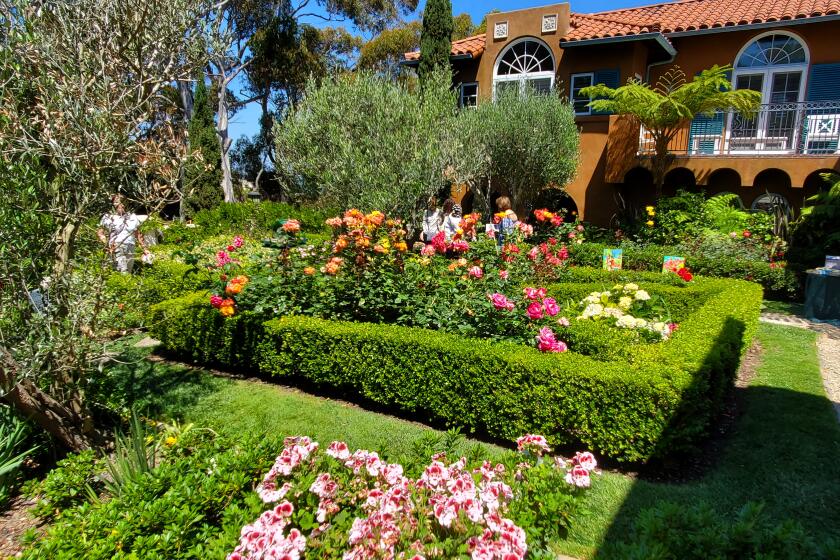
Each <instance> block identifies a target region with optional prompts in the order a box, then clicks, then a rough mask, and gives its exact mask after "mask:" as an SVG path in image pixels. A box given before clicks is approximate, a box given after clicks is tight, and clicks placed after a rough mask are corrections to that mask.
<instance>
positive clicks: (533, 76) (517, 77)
mask: <svg viewBox="0 0 840 560" xmlns="http://www.w3.org/2000/svg"><path fill="white" fill-rule="evenodd" d="M527 41H531V42H535V43H540V44H542V45H543V46H544V47H545V48H546V49H547V50H548V54H549V55H550V56H551V70H550V71H549V70H546V71H544V72H528V73H526V74H513V75H506V76H500V75H499V64H501V62H502V58H504V56H505V55H506V54H507V53H508V51H509V50H511V49H512V48H513V47H514V46H516V45H518V44H519V43H524V42H527ZM556 77H557V59H556V58H555V56H554V52H553V51H552V50H551V47H550V46H548V44H547V43H546V42H545V41H543V40H542V39H538V38H537V37H531V36H527V37H520V38H518V39H516V40H515V41H511V42H510V43H508V44H507V46H506V47H505V48H504V49H502V51H501V52H500V53H499V55H498V56H497V57H496V62H495V63H494V64H493V99H496V85H497V84H499V83H501V82H519V91H520V92H523V91H525V84H526V83H527V82H528V81H529V80H540V79H546V78H548V79H549V80H550V82H549V89H554V81H555V79H556Z"/></svg>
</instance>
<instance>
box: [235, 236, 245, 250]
mask: <svg viewBox="0 0 840 560" xmlns="http://www.w3.org/2000/svg"><path fill="white" fill-rule="evenodd" d="M242 243H243V241H242V237H240V236H239V235H237V236H236V237H234V238H233V246H234V247H236V248H237V249H239V248H240V247H242Z"/></svg>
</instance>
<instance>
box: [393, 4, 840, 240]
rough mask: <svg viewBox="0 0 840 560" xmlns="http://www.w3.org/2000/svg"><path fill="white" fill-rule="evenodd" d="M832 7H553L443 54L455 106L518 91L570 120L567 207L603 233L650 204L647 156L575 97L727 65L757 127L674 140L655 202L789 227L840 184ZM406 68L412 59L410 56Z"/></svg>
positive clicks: (704, 126)
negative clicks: (768, 216) (538, 94)
mask: <svg viewBox="0 0 840 560" xmlns="http://www.w3.org/2000/svg"><path fill="white" fill-rule="evenodd" d="M838 36H840V0H784V1H781V0H682V1H677V2H671V3H663V4H655V5H649V6H641V7H638V8H627V9H621V10H613V11H609V12H599V13H592V14H581V13H574V12H572V11H571V10H570V6H569V4H565V3H564V4H552V5H548V6H541V7H536V8H530V9H523V10H517V11H512V12H505V13H494V14H488V15H487V33H486V34H485V35H478V36H475V37H468V38H466V39H463V40H460V41H456V42H453V44H452V53H451V61H452V65H453V69H454V81H455V84H456V85H457V87H458V91H459V99H460V102H461V104H462V105H463V106H465V107H469V106H472V105H476V104H478V103H485V102H490V101H492V99H493V96H494V95H495V94H496V92H497V91H501V90H502V89H504V88H522V87H525V85H526V84H527V85H529V86H530V87H533V88H536V89H538V90H541V91H549V90H552V89H553V90H555V91H557V92H559V93H560V94H561V95H564V96H565V97H567V98H568V99H569V100H570V101H571V102H572V104H573V105H574V108H575V113H576V117H575V119H576V122H577V125H578V128H579V129H580V133H581V138H580V147H581V163H580V166H579V168H578V173H577V176H576V178H575V179H574V181H573V182H572V183H570V184H569V185H568V186H567V191H568V195H569V197H570V199H571V200H570V201H569V204H570V205H571V206H572V207H574V208H575V209H576V210H577V211H578V212H579V214H580V215H581V216H582V217H583V218H584V219H586V220H587V221H590V222H593V223H597V224H602V225H607V224H609V223H610V222H611V221H612V220H613V219H614V217H615V216H616V215H617V213H618V212H619V211H620V209H621V208H622V206H625V205H641V204H645V203H647V202H650V201H652V200H653V194H654V188H653V179H652V175H651V173H650V154H651V153H652V151H653V146H652V144H651V143H650V142H649V140H648V138H647V136H646V134H645V131H644V130H640V127H639V125H638V124H634V122H633V121H632V119H628V118H627V117H622V116H618V115H610V114H597V113H594V112H593V111H591V110H590V109H589V107H588V106H587V104H588V103H589V101H590V100H589V99H588V98H584V97H583V96H581V95H580V90H581V89H582V88H584V87H586V86H589V85H592V84H598V83H603V84H606V85H608V86H610V87H618V86H619V85H621V84H624V83H626V82H627V80H628V79H637V80H642V81H644V82H647V83H652V84H655V83H657V82H658V81H659V80H660V79H661V78H662V77H663V75H665V74H666V73H668V72H673V69H674V67H675V66H676V67H679V69H680V70H681V71H682V72H683V73H684V74H685V77H686V79H688V80H690V79H691V78H692V77H693V76H694V75H695V74H697V73H699V72H700V71H701V70H704V69H706V68H709V67H711V66H713V65H715V64H718V65H725V64H729V65H732V66H733V68H734V70H733V76H732V82H733V86H734V87H735V88H738V89H743V88H749V89H754V90H756V91H759V92H761V95H762V101H761V108H760V110H759V112H758V114H757V116H755V117H754V118H744V117H742V116H740V115H737V114H731V113H719V114H717V115H714V116H704V117H699V118H697V119H695V120H694V121H693V122H691V123H690V124H688V125H686V127H685V128H684V130H681V131H680V134H678V136H677V138H675V140H674V142H673V144H672V146H671V151H672V153H673V155H674V157H673V158H672V161H671V163H670V167H669V171H668V174H667V176H666V180H665V193H666V194H669V193H673V192H675V191H676V189H678V188H686V189H688V190H700V189H702V190H705V191H707V192H708V193H710V194H717V193H723V192H731V193H735V194H737V195H738V197H739V198H740V200H741V202H742V203H743V205H744V206H745V207H746V208H753V209H762V208H767V207H768V206H769V205H772V204H773V203H776V204H782V205H787V206H788V207H789V208H790V209H791V212H792V213H795V212H796V211H797V210H798V209H799V208H800V207H801V206H802V203H803V201H804V199H805V198H807V197H809V196H812V195H813V194H815V193H817V192H818V191H819V190H820V189H821V188H824V185H825V183H824V181H823V180H822V179H821V178H820V174H821V173H825V172H826V171H840V147H839V146H840V142H838V140H840V48H838V44H840V43H838ZM405 59H406V60H405V63H406V64H409V65H410V64H416V62H417V60H418V59H419V53H407V54H406V56H405Z"/></svg>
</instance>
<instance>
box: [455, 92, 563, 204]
mask: <svg viewBox="0 0 840 560" xmlns="http://www.w3.org/2000/svg"><path fill="white" fill-rule="evenodd" d="M463 121H464V122H463V124H462V125H461V130H462V133H463V134H464V135H465V136H466V137H467V138H469V139H470V141H471V142H474V143H477V144H478V145H479V146H480V148H481V149H482V150H483V151H484V153H485V155H486V158H487V161H488V171H489V176H490V177H491V178H492V181H493V184H494V186H497V187H501V189H502V190H503V191H505V192H507V193H508V195H509V196H510V198H511V202H512V203H513V206H514V207H515V208H521V207H523V206H524V204H525V201H527V200H530V199H533V198H534V197H536V195H537V194H538V193H539V192H540V191H541V190H542V189H544V188H546V187H553V188H563V187H565V185H566V184H567V183H568V182H569V181H570V180H571V179H572V178H573V177H574V175H575V171H576V170H577V166H578V161H579V134H578V130H577V128H576V126H575V118H574V111H573V110H572V107H571V106H570V105H569V104H568V103H567V102H566V101H564V100H562V99H561V98H560V97H559V96H558V95H556V94H555V93H553V92H552V93H549V94H541V93H538V92H536V91H533V90H531V89H529V88H524V91H520V90H519V88H514V89H513V90H506V91H499V92H498V93H497V96H496V99H495V100H494V101H492V102H491V101H489V100H488V101H485V102H483V103H479V105H478V106H477V107H476V108H475V110H471V111H466V112H465V113H464V117H463ZM490 185H491V182H490V181H489V180H487V181H482V182H481V183H480V184H478V185H475V186H474V188H473V191H474V192H475V194H476V195H477V196H478V198H480V199H481V200H482V201H483V202H484V204H485V207H486V208H485V211H486V212H487V213H488V214H489V212H490V200H489V196H490V192H491V190H492V187H491V186H490Z"/></svg>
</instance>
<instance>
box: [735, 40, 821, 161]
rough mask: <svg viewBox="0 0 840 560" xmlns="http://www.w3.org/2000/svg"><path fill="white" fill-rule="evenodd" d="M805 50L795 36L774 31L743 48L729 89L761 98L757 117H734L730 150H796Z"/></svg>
mask: <svg viewBox="0 0 840 560" xmlns="http://www.w3.org/2000/svg"><path fill="white" fill-rule="evenodd" d="M807 70H808V48H807V47H806V45H805V43H804V42H803V41H802V40H801V39H800V38H799V37H797V36H796V35H794V34H792V33H788V32H782V31H774V32H770V33H765V34H763V35H759V36H758V37H756V38H754V39H753V40H752V41H750V42H749V43H747V45H745V46H744V48H743V49H741V52H739V53H738V56H737V57H736V58H735V73H734V76H733V79H732V84H733V86H734V87H735V89H751V90H754V91H757V92H759V93H760V94H761V104H762V108H761V111H760V112H759V114H758V115H757V117H754V118H753V117H750V118H746V117H742V116H740V115H735V116H733V117H732V122H731V126H730V130H731V134H730V143H729V149H730V150H731V151H736V152H737V151H741V152H747V153H749V152H753V151H777V152H790V151H792V150H795V149H796V144H797V142H798V140H799V138H798V134H799V125H798V123H797V114H798V112H797V109H798V106H797V105H796V104H797V103H800V102H801V101H802V99H803V96H804V93H805V77H806V75H807Z"/></svg>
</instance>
